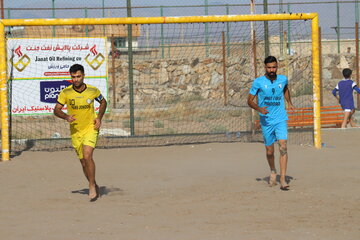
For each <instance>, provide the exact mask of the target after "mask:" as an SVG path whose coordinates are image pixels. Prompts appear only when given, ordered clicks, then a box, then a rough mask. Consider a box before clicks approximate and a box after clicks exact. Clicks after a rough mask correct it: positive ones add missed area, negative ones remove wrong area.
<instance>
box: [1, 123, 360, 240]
mask: <svg viewBox="0 0 360 240" xmlns="http://www.w3.org/2000/svg"><path fill="white" fill-rule="evenodd" d="M359 137H360V129H349V130H345V131H341V130H326V131H323V142H324V143H325V144H326V146H325V147H324V148H323V149H321V150H316V149H315V148H313V147H309V146H295V145H291V146H289V157H290V159H289V167H288V178H289V179H290V180H291V182H290V184H291V191H288V192H284V191H281V190H280V189H279V187H278V186H276V187H273V188H270V187H268V186H267V182H266V180H267V178H268V167H267V163H266V161H265V157H264V147H263V145H262V144H261V143H251V144H245V143H226V144H219V143H216V144H202V145H183V146H170V147H158V148H122V149H112V150H96V152H95V160H96V164H97V181H98V183H99V184H100V186H101V192H102V197H101V198H100V199H99V200H98V201H96V202H93V203H90V202H89V201H88V198H87V192H88V189H87V183H86V181H85V178H84V177H83V175H82V171H81V167H80V164H79V162H78V161H77V160H76V158H75V153H74V152H72V151H62V152H24V153H22V154H21V155H20V156H18V157H15V158H13V160H12V161H10V162H3V163H0V183H1V197H0V203H1V204H0V235H1V239H3V240H13V239H16V240H23V239H27V240H41V239H51V240H57V239H59V240H65V239H66V240H77V239H81V240H83V239H84V240H85V239H87V240H88V239H90V240H91V239H98V240H102V239H104V240H105V239H106V240H109V239H126V240H170V239H179V240H180V239H181V240H185V239H186V240H203V239H207V240H212V239H221V240H225V239H226V240H231V239H234V240H235V239H236V240H239V239H249V240H257V239H261V240H267V239H277V240H282V239H292V240H297V239H299V240H300V239H307V240H308V239H327V240H330V239H341V240H346V239H349V240H350V239H351V240H353V239H360V225H359V222H360V191H359V183H360V174H359V170H360V157H359V150H358V149H359V148H358V142H357V141H358V139H359ZM277 156H278V154H277Z"/></svg>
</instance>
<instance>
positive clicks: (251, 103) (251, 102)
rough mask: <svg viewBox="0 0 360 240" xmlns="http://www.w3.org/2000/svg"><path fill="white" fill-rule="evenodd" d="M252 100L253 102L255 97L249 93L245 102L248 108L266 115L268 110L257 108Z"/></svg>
mask: <svg viewBox="0 0 360 240" xmlns="http://www.w3.org/2000/svg"><path fill="white" fill-rule="evenodd" d="M254 100H255V95H252V94H251V93H250V94H249V96H248V100H247V104H248V105H249V107H251V108H252V109H254V110H256V111H258V112H260V113H262V114H267V113H268V110H267V109H266V107H259V105H257V104H256V102H255V101H254Z"/></svg>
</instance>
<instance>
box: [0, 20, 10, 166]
mask: <svg viewBox="0 0 360 240" xmlns="http://www.w3.org/2000/svg"><path fill="white" fill-rule="evenodd" d="M7 97H8V96H7V84H6V52H5V26H4V24H3V22H0V107H1V108H0V111H1V113H0V114H1V127H2V129H1V147H2V149H1V150H2V151H1V157H2V161H8V160H10V151H9V150H10V144H9V115H8V99H7Z"/></svg>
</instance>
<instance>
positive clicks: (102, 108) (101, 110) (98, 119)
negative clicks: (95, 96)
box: [94, 98, 107, 130]
mask: <svg viewBox="0 0 360 240" xmlns="http://www.w3.org/2000/svg"><path fill="white" fill-rule="evenodd" d="M106 107H107V102H106V100H105V98H102V99H101V100H100V106H99V113H98V114H97V117H96V118H95V124H94V128H95V129H96V130H97V129H99V128H100V126H101V120H102V118H103V116H104V114H105V111H106Z"/></svg>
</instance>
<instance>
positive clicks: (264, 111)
mask: <svg viewBox="0 0 360 240" xmlns="http://www.w3.org/2000/svg"><path fill="white" fill-rule="evenodd" d="M259 112H260V113H262V114H264V115H266V114H268V112H269V111H268V110H267V107H262V108H260V109H259Z"/></svg>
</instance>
